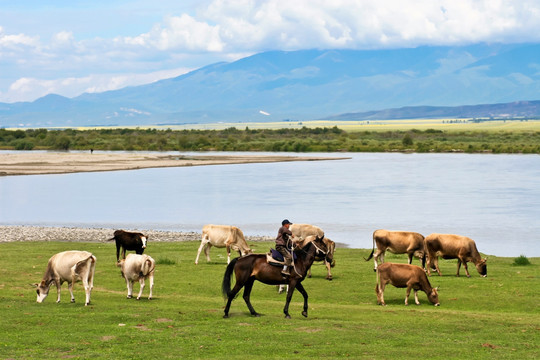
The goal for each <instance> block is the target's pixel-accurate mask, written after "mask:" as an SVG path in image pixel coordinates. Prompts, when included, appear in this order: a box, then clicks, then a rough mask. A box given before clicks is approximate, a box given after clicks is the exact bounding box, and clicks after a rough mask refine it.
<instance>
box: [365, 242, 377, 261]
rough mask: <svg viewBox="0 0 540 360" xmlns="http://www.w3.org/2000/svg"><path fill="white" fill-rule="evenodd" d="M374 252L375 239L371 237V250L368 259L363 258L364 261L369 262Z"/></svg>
mask: <svg viewBox="0 0 540 360" xmlns="http://www.w3.org/2000/svg"><path fill="white" fill-rule="evenodd" d="M374 252H375V237H373V249H371V254H369V256H368V258H367V259H366V258H364V260H366V261H369V260H371V258H372V257H373V253H374Z"/></svg>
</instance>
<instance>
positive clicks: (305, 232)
mask: <svg viewBox="0 0 540 360" xmlns="http://www.w3.org/2000/svg"><path fill="white" fill-rule="evenodd" d="M289 230H291V232H292V233H293V237H297V238H299V239H295V241H302V240H304V239H306V238H307V237H308V236H310V235H314V236H318V237H324V231H323V230H322V229H321V228H320V227H318V226H315V225H310V224H291V226H290V227H289Z"/></svg>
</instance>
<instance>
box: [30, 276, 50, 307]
mask: <svg viewBox="0 0 540 360" xmlns="http://www.w3.org/2000/svg"><path fill="white" fill-rule="evenodd" d="M34 286H36V287H37V289H36V293H37V300H36V301H37V302H38V303H40V304H41V303H42V302H43V300H45V298H46V297H47V295H49V289H50V287H51V284H50V283H48V284H47V283H46V282H45V280H43V281H41V283H39V284H34Z"/></svg>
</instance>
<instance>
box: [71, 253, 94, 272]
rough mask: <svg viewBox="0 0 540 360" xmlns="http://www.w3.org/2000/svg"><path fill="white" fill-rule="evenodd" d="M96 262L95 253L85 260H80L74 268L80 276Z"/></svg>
mask: <svg viewBox="0 0 540 360" xmlns="http://www.w3.org/2000/svg"><path fill="white" fill-rule="evenodd" d="M95 262H96V257H95V256H94V255H90V256H89V257H87V258H86V259H84V260H81V261H79V262H78V263H77V264H75V268H74V269H73V270H72V271H73V272H74V273H75V274H76V275H77V276H80V274H82V273H83V272H84V270H85V269H87V268H88V269H90V267H91V266H92V264H94V263H95Z"/></svg>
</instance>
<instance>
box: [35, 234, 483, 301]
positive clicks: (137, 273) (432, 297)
mask: <svg viewBox="0 0 540 360" xmlns="http://www.w3.org/2000/svg"><path fill="white" fill-rule="evenodd" d="M290 230H291V232H292V233H293V241H294V242H298V243H300V242H302V243H303V244H304V245H305V244H306V242H309V241H310V240H311V239H315V238H316V237H319V238H320V237H323V236H324V232H323V230H322V229H321V228H319V227H317V226H314V225H309V224H292V225H291V226H290ZM112 240H115V242H116V260H117V266H118V267H119V268H120V270H121V273H122V276H123V277H124V279H125V281H126V286H127V290H128V294H127V297H128V298H131V297H132V295H133V283H134V282H135V281H139V284H140V290H139V294H138V296H137V300H139V299H140V298H141V295H142V292H143V289H144V287H145V280H149V282H150V294H149V297H148V298H149V299H152V290H153V287H154V270H155V266H156V263H155V261H154V259H152V257H150V256H148V255H143V252H144V250H145V249H146V247H147V241H148V237H147V236H145V235H143V234H141V233H137V232H127V231H123V230H117V231H115V232H114V236H113V237H112V238H111V239H109V241H112ZM323 241H324V243H325V244H326V246H327V248H328V252H329V253H331V255H332V257H331V258H332V259H333V254H334V251H335V243H334V242H333V241H332V240H330V239H329V238H327V237H325V236H324V240H323ZM212 246H214V247H217V248H226V250H227V263H230V261H231V250H232V251H237V252H238V253H239V254H240V256H245V255H248V254H251V253H253V251H252V250H251V249H250V248H249V246H248V244H247V242H246V240H245V237H244V234H243V233H242V231H241V230H240V229H239V228H237V227H236V226H230V225H205V226H204V227H203V229H202V240H201V245H200V246H199V250H198V252H197V256H196V258H195V264H198V262H199V256H200V254H201V252H202V251H203V250H204V253H205V255H206V260H207V261H210V248H211V247H212ZM121 250H122V259H120V251H121ZM126 250H128V251H135V254H129V255H128V256H127V257H126ZM386 251H390V252H391V253H394V254H407V255H408V264H395V263H385V262H384V255H385V252H386ZM413 257H417V258H418V259H420V260H421V263H422V267H420V266H416V265H412V264H411V263H412V259H413ZM439 257H442V258H443V259H457V260H458V262H457V273H456V275H457V276H459V270H460V267H461V264H463V266H464V268H465V272H466V274H467V276H468V277H470V274H469V270H468V268H467V262H472V263H474V264H475V266H476V269H477V271H478V273H479V274H480V275H481V276H483V277H485V276H487V267H486V260H487V259H482V257H481V256H480V253H479V252H478V250H477V248H476V244H475V242H474V241H473V240H472V239H470V238H468V237H465V236H459V235H451V234H431V235H429V236H427V237H424V236H422V235H421V234H419V233H416V232H407V231H388V230H376V231H375V232H373V250H372V251H371V254H370V255H369V257H368V258H367V259H365V260H366V261H368V260H370V259H372V258H373V261H374V271H376V273H377V284H376V287H375V292H376V295H377V303H378V304H380V305H385V302H384V289H385V286H386V285H387V284H391V285H393V286H395V287H398V288H406V297H405V304H406V305H407V304H408V298H409V294H410V292H411V290H414V297H415V303H416V304H419V301H418V295H417V292H418V291H423V292H425V293H426V295H427V297H428V300H429V301H430V302H431V303H432V304H434V305H435V306H438V305H439V299H438V294H437V288H433V287H432V286H431V284H430V282H429V280H428V277H427V275H431V271H432V270H436V271H437V273H438V274H439V276H440V275H441V271H440V269H439V264H438V258H439ZM316 260H318V261H324V262H325V265H326V269H327V276H326V279H328V280H332V274H331V271H330V269H331V268H332V267H333V266H334V265H335V263H331V264H330V263H328V262H327V261H326V260H325V257H321V258H319V259H316ZM379 262H380V263H381V264H379ZM95 264H96V257H95V256H94V255H92V254H91V253H89V252H87V251H64V252H61V253H58V254H55V255H53V256H52V257H51V258H50V259H49V262H48V264H47V269H46V271H45V274H44V276H43V280H42V281H41V283H40V284H35V285H36V287H37V302H38V303H41V302H42V301H43V300H44V299H45V298H46V297H47V295H48V293H49V289H50V286H51V285H52V284H53V283H54V284H55V286H56V289H57V300H56V302H60V287H61V285H62V283H64V282H67V283H68V289H69V291H70V294H71V302H74V301H75V298H74V296H73V284H74V283H75V282H78V281H81V282H82V283H83V286H84V289H85V293H86V301H85V305H88V304H89V303H90V293H91V291H92V288H93V279H94V269H95ZM426 273H427V275H426ZM310 276H311V273H309V274H308V277H310Z"/></svg>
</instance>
